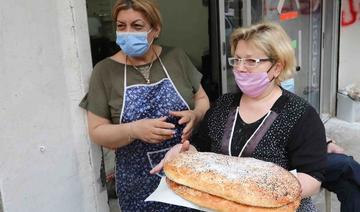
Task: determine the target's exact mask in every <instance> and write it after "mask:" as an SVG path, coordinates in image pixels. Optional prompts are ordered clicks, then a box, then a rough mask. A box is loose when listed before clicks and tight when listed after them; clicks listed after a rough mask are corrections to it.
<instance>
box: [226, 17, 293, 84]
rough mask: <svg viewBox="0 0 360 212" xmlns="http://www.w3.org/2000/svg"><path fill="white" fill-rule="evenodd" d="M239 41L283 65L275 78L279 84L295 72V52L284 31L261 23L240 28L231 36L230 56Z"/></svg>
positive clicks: (270, 24) (272, 25) (268, 23)
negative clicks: (246, 43)
mask: <svg viewBox="0 0 360 212" xmlns="http://www.w3.org/2000/svg"><path fill="white" fill-rule="evenodd" d="M240 40H244V41H246V42H248V43H249V44H250V45H253V46H254V47H255V48H258V49H259V50H261V51H262V52H264V53H265V54H266V55H267V56H268V57H269V58H271V59H273V60H274V61H275V62H279V63H281V64H282V65H283V70H282V71H281V73H280V75H279V76H278V77H277V79H276V82H277V83H280V82H282V81H284V80H286V79H289V78H290V77H291V76H292V75H293V74H294V72H295V66H296V59H295V51H294V49H293V48H292V46H291V41H290V38H289V36H288V35H287V34H286V32H285V31H284V29H283V28H282V27H281V26H280V25H278V24H275V23H270V22H262V23H259V24H256V25H252V26H249V27H240V28H238V29H236V30H235V31H234V32H233V33H232V34H231V39H230V45H231V54H232V55H234V54H235V50H236V46H237V44H238V42H239V41H240Z"/></svg>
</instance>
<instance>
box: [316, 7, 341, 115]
mask: <svg viewBox="0 0 360 212" xmlns="http://www.w3.org/2000/svg"><path fill="white" fill-rule="evenodd" d="M340 6H341V5H340V1H323V8H322V9H323V17H322V25H323V27H322V44H323V45H322V51H321V69H320V86H321V87H320V113H321V114H323V115H326V114H328V115H329V116H335V113H336V92H337V84H338V61H339V26H340V9H341V7H340Z"/></svg>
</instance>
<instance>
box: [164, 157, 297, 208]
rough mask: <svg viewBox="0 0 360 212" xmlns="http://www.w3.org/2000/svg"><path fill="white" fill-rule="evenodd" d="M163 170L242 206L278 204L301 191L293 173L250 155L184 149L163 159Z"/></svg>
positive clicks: (177, 179)
mask: <svg viewBox="0 0 360 212" xmlns="http://www.w3.org/2000/svg"><path fill="white" fill-rule="evenodd" d="M164 171H165V174H166V176H167V177H168V178H169V179H170V180H172V181H174V182H176V183H178V184H181V185H184V186H187V187H190V188H193V189H196V190H199V191H202V192H205V193H208V194H212V195H215V196H218V197H221V198H224V199H226V200H230V201H233V202H237V203H240V204H244V205H250V206H257V207H270V208H271V207H273V208H275V207H281V206H285V205H288V204H289V203H292V202H295V201H298V200H299V198H300V194H301V189H300V183H299V181H298V180H297V179H296V177H295V176H294V175H292V174H291V173H290V172H288V171H287V170H285V169H283V168H281V167H280V166H277V165H275V164H273V163H270V162H264V161H260V160H257V159H254V158H240V157H231V156H226V155H220V154H215V153H209V152H197V153H192V152H185V153H181V154H179V155H177V156H176V158H175V159H174V160H171V161H169V162H166V163H165V164H164Z"/></svg>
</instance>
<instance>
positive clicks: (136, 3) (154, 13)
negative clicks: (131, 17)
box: [112, 0, 162, 29]
mask: <svg viewBox="0 0 360 212" xmlns="http://www.w3.org/2000/svg"><path fill="white" fill-rule="evenodd" d="M128 9H133V10H135V11H138V12H141V13H142V14H143V15H144V16H145V18H146V19H147V21H149V23H150V25H151V27H158V28H159V29H161V27H162V20H161V15H160V10H159V6H158V5H157V4H156V3H155V1H153V0H117V1H116V2H115V4H114V6H113V8H112V18H113V20H114V21H115V22H116V19H117V16H118V14H119V12H120V11H121V10H128Z"/></svg>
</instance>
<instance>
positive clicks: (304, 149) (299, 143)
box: [288, 106, 327, 182]
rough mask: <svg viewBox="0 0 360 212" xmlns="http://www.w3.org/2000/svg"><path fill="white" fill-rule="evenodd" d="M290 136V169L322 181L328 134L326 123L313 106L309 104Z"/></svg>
mask: <svg viewBox="0 0 360 212" xmlns="http://www.w3.org/2000/svg"><path fill="white" fill-rule="evenodd" d="M290 138H291V140H290V142H289V144H288V151H289V165H290V169H296V170H297V172H302V173H306V174H308V175H310V176H312V177H314V178H316V179H317V180H319V181H321V182H322V181H323V180H324V171H325V166H326V154H327V153H326V136H325V128H324V124H323V123H322V121H321V119H320V117H319V115H318V114H317V112H316V111H315V109H314V108H313V107H311V106H308V108H307V110H306V112H305V113H304V115H303V116H302V118H301V119H300V120H299V121H298V123H297V124H296V125H295V128H294V130H293V133H292V136H291V137H290Z"/></svg>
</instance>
